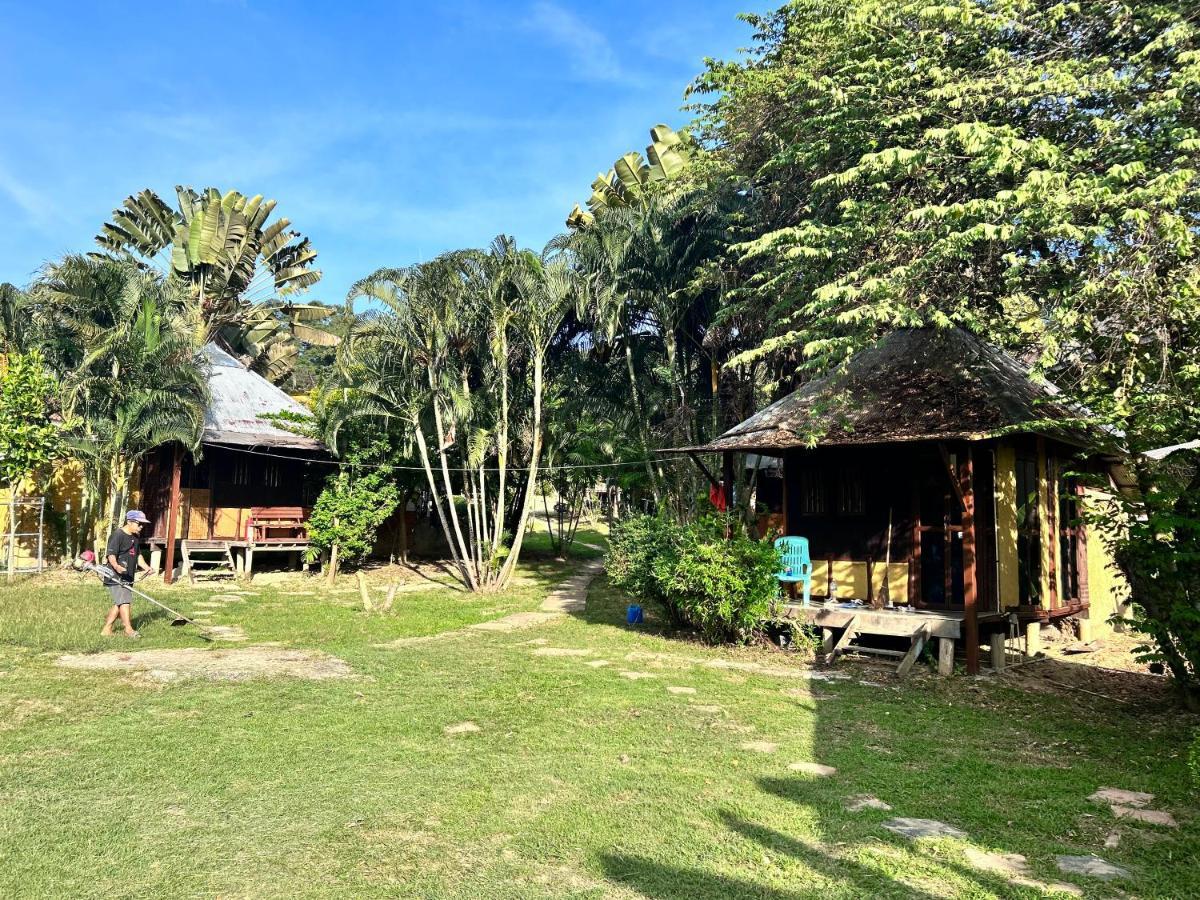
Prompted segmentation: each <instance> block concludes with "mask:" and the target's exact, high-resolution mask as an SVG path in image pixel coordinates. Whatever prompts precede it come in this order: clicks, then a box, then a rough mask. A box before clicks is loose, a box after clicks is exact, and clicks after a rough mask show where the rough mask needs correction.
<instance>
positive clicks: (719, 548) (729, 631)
mask: <svg viewBox="0 0 1200 900" xmlns="http://www.w3.org/2000/svg"><path fill="white" fill-rule="evenodd" d="M729 527H731V524H730V523H729V522H728V521H727V520H725V519H705V520H702V521H700V522H698V523H695V524H692V525H675V524H672V523H668V522H663V521H661V520H659V519H655V518H652V517H649V516H642V517H639V518H636V519H631V520H629V521H628V522H625V523H622V524H621V525H620V526H618V527H617V528H616V529H614V531H613V534H612V535H611V536H610V538H609V547H610V549H609V556H608V573H609V577H610V578H611V579H612V580H613V582H614V583H615V584H616V585H617V586H618V587H620V588H622V589H624V590H626V591H628V592H630V593H631V594H634V595H636V596H638V597H641V598H644V599H647V600H653V601H654V602H656V603H657V604H658V605H660V606H661V607H662V608H663V609H664V611H665V612H666V614H667V616H668V617H669V618H670V619H671V620H672V621H673V622H675V623H677V624H688V625H691V626H692V627H694V628H696V629H697V630H698V631H700V633H701V634H703V635H704V637H705V638H707V639H708V640H710V641H731V640H745V639H746V638H747V637H748V636H749V635H750V634H751V633H752V632H753V631H754V629H755V627H756V626H757V625H758V623H759V622H760V621H761V620H762V619H763V618H765V617H766V616H767V615H768V612H769V610H770V605H771V601H772V600H773V599H774V597H775V595H776V593H777V591H778V582H777V581H776V578H775V576H776V573H778V571H779V555H778V554H777V553H776V551H775V548H774V547H773V546H772V545H770V544H767V543H761V542H759V541H756V540H752V539H751V538H749V537H746V536H745V535H744V534H743V533H741V532H740V531H738V530H736V528H735V530H734V532H733V536H732V537H730V538H726V537H725V534H726V530H727V528H729Z"/></svg>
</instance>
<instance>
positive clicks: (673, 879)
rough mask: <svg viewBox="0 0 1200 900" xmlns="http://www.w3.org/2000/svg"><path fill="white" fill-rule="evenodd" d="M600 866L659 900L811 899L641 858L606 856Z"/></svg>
mask: <svg viewBox="0 0 1200 900" xmlns="http://www.w3.org/2000/svg"><path fill="white" fill-rule="evenodd" d="M600 864H601V866H602V867H603V868H604V875H605V877H606V878H607V879H608V880H609V881H612V882H615V883H617V884H623V885H626V886H627V887H630V888H633V889H634V890H636V891H640V892H641V893H643V894H645V895H646V896H647V897H655V898H659V900H726V898H730V897H757V898H761V900H799V898H801V897H806V896H811V895H810V894H799V893H796V892H795V891H781V890H777V889H775V888H769V887H764V886H763V885H760V884H756V883H755V882H753V881H748V880H746V879H743V878H731V877H729V876H727V875H715V874H713V873H711V872H702V871H700V870H698V869H682V868H679V867H677V866H669V865H665V864H663V863H660V862H655V861H654V860H652V859H646V858H645V857H641V856H626V855H623V854H615V853H605V854H603V855H602V856H601V857H600Z"/></svg>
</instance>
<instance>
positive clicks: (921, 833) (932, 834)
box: [883, 818, 967, 841]
mask: <svg viewBox="0 0 1200 900" xmlns="http://www.w3.org/2000/svg"><path fill="white" fill-rule="evenodd" d="M883 827H884V828H886V829H887V830H888V831H892V832H895V833H896V834H900V835H903V836H904V837H906V838H910V839H912V840H914V841H915V840H918V839H920V838H959V839H960V840H961V839H965V838H966V836H967V833H966V832H965V831H962V830H960V829H958V828H955V827H954V826H953V825H947V824H946V823H945V822H939V821H937V820H936V819H905V818H899V819H888V821H886V822H884V823H883Z"/></svg>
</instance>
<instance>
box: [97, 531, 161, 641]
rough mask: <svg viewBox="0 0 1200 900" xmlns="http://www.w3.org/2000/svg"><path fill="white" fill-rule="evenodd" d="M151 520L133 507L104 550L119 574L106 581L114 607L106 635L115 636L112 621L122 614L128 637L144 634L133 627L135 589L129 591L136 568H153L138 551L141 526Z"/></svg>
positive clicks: (101, 631) (106, 624)
mask: <svg viewBox="0 0 1200 900" xmlns="http://www.w3.org/2000/svg"><path fill="white" fill-rule="evenodd" d="M149 521H150V520H149V519H147V518H146V514H145V513H143V512H142V511H141V510H140V509H131V510H130V511H129V512H127V513H125V524H124V525H122V526H121V527H120V528H114V529H113V533H112V534H111V535H109V538H108V548H107V549H106V550H105V551H104V561H105V563H107V564H108V567H109V568H110V569H112V570H113V571H114V572H115V573H116V577H115V578H106V579H105V580H104V586H105V587H106V588H108V592H109V593H110V594H112V598H113V605H112V609H110V610H109V611H108V618H107V619H105V620H104V628H102V629H101V630H100V633H101V634H102V635H104V636H105V637H110V636H111V635H112V633H113V632H112V629H113V623H115V622H116V621H117V616H118V615H119V616H120V617H121V624H122V625H124V626H125V636H126V637H131V638H136V637H141V635H139V634H138V633H137V631H135V630H134V627H133V622H131V621H130V620H129V605H130V603H131V602H132V600H133V591H132V590H130V586H131V585H132V584H133V576H134V574H135V570H136V569H137V568H138V567H139V566H140V567H141V569H142V571H143V572H149V571H150V564H149V563H147V562H146V561H145V560H144V559H142V557H141V554H140V552H139V551H140V550H141V547H140V546H139V542H138V535H140V534H141V533H142V526H143V525H145V524H146V523H148V522H149Z"/></svg>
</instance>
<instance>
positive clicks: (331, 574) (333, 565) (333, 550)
mask: <svg viewBox="0 0 1200 900" xmlns="http://www.w3.org/2000/svg"><path fill="white" fill-rule="evenodd" d="M337 528H338V519H337V516H334V517H333V530H334V532H336V531H337ZM337 570H338V542H337V538H334V539H333V546H331V547H330V548H329V571H328V572H327V573H326V582H327V583H328V584H330V585H332V584H333V583H334V581H336V580H337Z"/></svg>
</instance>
